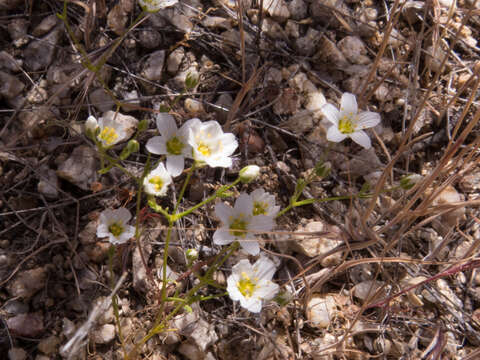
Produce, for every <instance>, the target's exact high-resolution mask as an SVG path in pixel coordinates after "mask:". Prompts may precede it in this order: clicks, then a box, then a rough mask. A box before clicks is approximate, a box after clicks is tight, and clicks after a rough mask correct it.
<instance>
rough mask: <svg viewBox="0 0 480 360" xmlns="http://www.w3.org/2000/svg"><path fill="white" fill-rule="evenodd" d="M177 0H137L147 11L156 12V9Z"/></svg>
mask: <svg viewBox="0 0 480 360" xmlns="http://www.w3.org/2000/svg"><path fill="white" fill-rule="evenodd" d="M177 2H178V0H138V3H139V4H140V6H141V7H142V8H143V9H145V11H148V12H157V11H158V10H161V9H164V8H167V7H169V6H173V5H175V4H176V3H177Z"/></svg>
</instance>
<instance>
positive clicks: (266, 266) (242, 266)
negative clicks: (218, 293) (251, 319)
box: [227, 256, 279, 313]
mask: <svg viewBox="0 0 480 360" xmlns="http://www.w3.org/2000/svg"><path fill="white" fill-rule="evenodd" d="M275 271H276V269H275V265H274V264H273V262H272V261H271V260H269V259H268V258H266V257H264V256H261V257H260V259H258V260H257V261H256V262H255V264H253V266H252V265H251V264H250V261H248V260H247V259H244V260H240V261H239V262H238V264H236V265H235V266H234V267H233V268H232V275H230V276H229V277H228V279H227V291H228V295H229V296H230V298H231V299H232V300H235V301H240V305H241V306H242V307H244V308H245V309H247V310H248V311H251V312H255V313H258V312H260V310H262V301H268V300H271V299H273V298H274V297H275V295H276V293H277V292H278V288H279V286H278V285H277V284H275V283H274V282H272V281H271V280H272V277H273V275H274V274H275Z"/></svg>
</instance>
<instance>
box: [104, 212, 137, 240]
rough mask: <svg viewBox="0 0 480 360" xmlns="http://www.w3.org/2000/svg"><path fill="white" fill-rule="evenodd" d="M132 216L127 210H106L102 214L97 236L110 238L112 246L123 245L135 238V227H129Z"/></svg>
mask: <svg viewBox="0 0 480 360" xmlns="http://www.w3.org/2000/svg"><path fill="white" fill-rule="evenodd" d="M131 218H132V214H130V211H128V210H127V209H126V208H119V209H116V210H110V209H107V210H104V211H102V212H101V213H100V218H99V224H98V227H97V236H98V237H99V238H103V237H108V238H109V240H110V242H111V243H112V244H123V243H125V242H127V241H128V240H129V239H130V238H132V237H133V236H135V227H134V226H131V225H127V223H128V222H129V221H130V219H131Z"/></svg>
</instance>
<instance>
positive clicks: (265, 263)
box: [253, 256, 277, 280]
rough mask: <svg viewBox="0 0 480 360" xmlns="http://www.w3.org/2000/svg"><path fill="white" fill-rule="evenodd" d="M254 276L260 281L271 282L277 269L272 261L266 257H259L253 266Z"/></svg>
mask: <svg viewBox="0 0 480 360" xmlns="http://www.w3.org/2000/svg"><path fill="white" fill-rule="evenodd" d="M253 269H254V271H255V274H256V276H257V277H258V278H260V279H266V280H271V279H272V278H273V275H274V274H275V271H277V268H276V267H275V264H274V263H273V261H272V260H270V259H269V258H267V257H266V256H260V258H259V259H258V260H257V261H256V262H255V264H253Z"/></svg>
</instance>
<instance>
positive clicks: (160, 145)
mask: <svg viewBox="0 0 480 360" xmlns="http://www.w3.org/2000/svg"><path fill="white" fill-rule="evenodd" d="M199 123H201V121H200V120H199V119H190V120H188V121H187V122H186V123H185V124H183V125H182V127H181V128H180V129H177V124H176V123H175V119H174V118H173V116H172V115H170V114H167V113H159V114H158V115H157V128H158V132H159V133H160V136H154V137H153V138H151V139H149V140H148V141H147V145H146V148H147V150H148V151H150V152H151V153H152V154H157V155H167V171H168V172H169V173H170V175H172V176H173V177H175V176H178V175H180V174H181V173H182V171H183V168H184V167H185V157H188V156H190V157H191V156H192V148H191V146H190V145H189V144H188V143H187V137H188V129H189V128H190V127H191V126H193V125H196V124H199Z"/></svg>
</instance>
